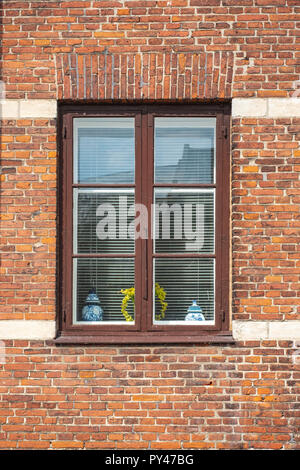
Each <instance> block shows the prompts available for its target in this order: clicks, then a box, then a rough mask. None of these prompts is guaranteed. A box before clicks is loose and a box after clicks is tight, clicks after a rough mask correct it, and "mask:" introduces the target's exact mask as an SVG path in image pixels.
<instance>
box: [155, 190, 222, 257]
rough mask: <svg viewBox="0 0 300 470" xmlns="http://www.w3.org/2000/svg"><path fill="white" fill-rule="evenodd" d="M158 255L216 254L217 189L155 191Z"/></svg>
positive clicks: (156, 245)
mask: <svg viewBox="0 0 300 470" xmlns="http://www.w3.org/2000/svg"><path fill="white" fill-rule="evenodd" d="M154 202H155V205H154V221H153V223H154V240H155V241H154V245H155V252H156V253H213V252H214V190H209V189H204V190H198V189H167V188H166V189H155V193H154Z"/></svg>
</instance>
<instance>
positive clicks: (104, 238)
mask: <svg viewBox="0 0 300 470" xmlns="http://www.w3.org/2000/svg"><path fill="white" fill-rule="evenodd" d="M74 195H75V197H74V223H75V227H74V235H75V234H77V239H76V236H74V252H75V253H86V254H89V253H133V252H134V240H133V239H132V238H130V230H128V227H129V224H130V222H132V221H133V220H134V216H131V217H130V216H129V215H128V210H129V209H130V207H132V206H133V204H134V192H133V190H130V189H126V190H125V189H124V190H122V189H79V190H78V189H75V190H74ZM129 213H130V212H129ZM131 213H132V212H131Z"/></svg>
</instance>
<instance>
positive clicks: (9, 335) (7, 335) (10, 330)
mask: <svg viewBox="0 0 300 470" xmlns="http://www.w3.org/2000/svg"><path fill="white" fill-rule="evenodd" d="M54 337H55V321H50V320H0V340H5V339H37V340H46V339H53V338H54Z"/></svg>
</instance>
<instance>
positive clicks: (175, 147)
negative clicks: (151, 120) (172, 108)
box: [154, 117, 215, 184]
mask: <svg viewBox="0 0 300 470" xmlns="http://www.w3.org/2000/svg"><path fill="white" fill-rule="evenodd" d="M154 135H155V144H154V161H155V182H156V183H186V184H188V183H206V184H209V183H213V182H214V160H215V158H214V153H215V118H189V117H180V118H179V117H178V118H176V117H168V118H167V117H166V118H156V119H155V134H154Z"/></svg>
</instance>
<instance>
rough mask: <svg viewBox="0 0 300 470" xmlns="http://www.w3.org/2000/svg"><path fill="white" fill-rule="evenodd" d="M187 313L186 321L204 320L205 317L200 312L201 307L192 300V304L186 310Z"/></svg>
mask: <svg viewBox="0 0 300 470" xmlns="http://www.w3.org/2000/svg"><path fill="white" fill-rule="evenodd" d="M187 312H188V313H187V315H186V317H185V320H186V321H204V320H205V318H204V316H203V314H202V308H201V307H199V305H197V301H196V300H193V303H192V305H191V306H190V307H189V308H188V310H187Z"/></svg>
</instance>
